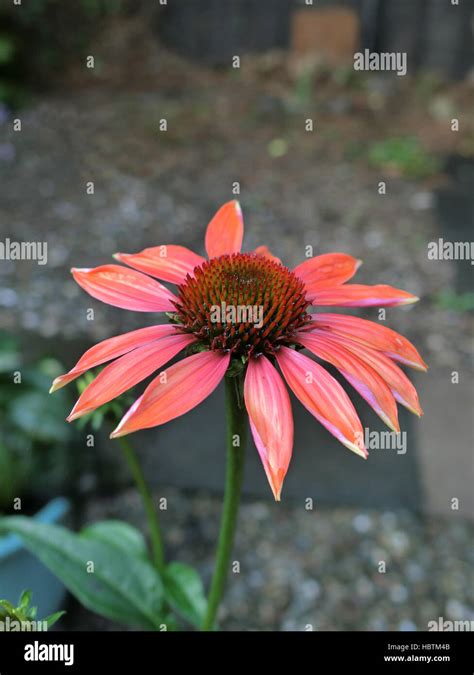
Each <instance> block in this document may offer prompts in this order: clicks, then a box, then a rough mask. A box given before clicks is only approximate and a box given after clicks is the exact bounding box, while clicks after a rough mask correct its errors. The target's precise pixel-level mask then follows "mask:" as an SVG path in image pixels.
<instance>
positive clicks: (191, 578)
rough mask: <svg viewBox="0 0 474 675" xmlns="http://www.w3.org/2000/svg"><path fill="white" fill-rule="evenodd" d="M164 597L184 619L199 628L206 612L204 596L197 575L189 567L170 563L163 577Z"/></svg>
mask: <svg viewBox="0 0 474 675" xmlns="http://www.w3.org/2000/svg"><path fill="white" fill-rule="evenodd" d="M164 584H165V596H166V600H167V601H168V602H169V604H170V605H171V606H172V607H173V609H175V610H176V611H177V612H179V613H180V614H181V615H182V616H183V617H184V618H185V619H187V620H188V621H189V622H190V623H192V624H194V625H195V626H200V625H201V623H202V621H203V618H204V614H205V611H206V596H205V594H204V587H203V584H202V581H201V578H200V576H199V574H198V573H197V572H196V570H195V569H193V568H192V567H190V566H189V565H184V564H183V563H179V562H172V563H170V564H169V565H168V567H167V568H166V572H165V577H164Z"/></svg>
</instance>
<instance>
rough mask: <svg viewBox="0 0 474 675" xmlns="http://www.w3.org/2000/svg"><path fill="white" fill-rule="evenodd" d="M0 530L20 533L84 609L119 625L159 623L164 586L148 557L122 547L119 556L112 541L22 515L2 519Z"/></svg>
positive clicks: (27, 545) (154, 627) (154, 625)
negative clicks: (89, 569) (100, 539)
mask: <svg viewBox="0 0 474 675" xmlns="http://www.w3.org/2000/svg"><path fill="white" fill-rule="evenodd" d="M0 530H3V531H7V532H12V533H14V534H16V535H18V536H19V537H20V538H21V539H22V540H23V543H24V545H25V547H26V548H27V549H28V550H29V551H31V553H33V554H34V555H36V556H37V557H38V558H39V559H40V560H41V562H42V563H43V564H44V565H45V566H46V567H47V568H48V569H50V570H51V572H53V574H55V575H56V576H57V577H58V579H60V580H61V581H62V582H63V583H64V585H65V586H66V587H67V588H68V589H69V590H70V591H71V593H72V594H73V595H74V596H75V597H76V598H77V599H78V600H79V602H81V603H82V604H83V605H84V606H85V607H87V608H88V609H90V610H92V611H93V612H96V613H97V614H101V615H102V616H105V617H107V618H108V619H112V620H113V621H118V622H120V623H123V624H131V625H136V626H139V627H141V628H145V629H157V628H158V627H159V625H160V623H161V620H160V616H161V612H162V605H163V586H162V583H161V579H160V577H159V575H158V574H157V572H156V570H155V569H154V568H153V566H152V565H151V563H149V562H148V561H146V560H143V559H142V558H138V557H136V556H134V555H130V554H129V553H127V552H126V551H124V550H121V551H120V555H118V554H117V546H113V545H111V544H110V543H107V542H105V541H99V540H97V539H94V538H90V537H87V536H83V535H78V534H74V533H72V532H70V531H69V530H67V529H66V528H64V527H60V526H59V525H48V524H46V523H39V522H38V521H36V520H34V519H33V518H27V517H25V516H10V517H7V518H0ZM90 563H93V565H94V567H93V572H90V571H88V566H89V564H90Z"/></svg>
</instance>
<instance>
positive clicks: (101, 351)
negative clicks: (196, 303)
mask: <svg viewBox="0 0 474 675" xmlns="http://www.w3.org/2000/svg"><path fill="white" fill-rule="evenodd" d="M175 333H176V328H175V327H174V326H173V325H172V324H168V323H165V324H161V325H158V326H147V327H146V328H139V329H138V330H132V331H131V332H130V333H124V334H123V335H116V336H115V337H112V338H109V339H108V340H103V341H102V342H99V343H98V344H96V345H94V346H93V347H91V348H90V349H88V350H87V351H86V352H85V353H84V354H83V355H82V356H81V358H80V359H79V361H78V362H77V363H76V365H75V366H74V368H72V369H71V370H70V371H69V372H68V373H66V374H65V375H60V376H59V377H57V378H56V379H55V380H54V382H53V385H52V387H51V389H50V390H49V392H50V394H52V393H53V391H56V389H60V388H61V387H64V385H66V384H68V383H69V382H72V380H75V379H76V378H77V377H79V376H80V375H82V374H83V373H85V372H86V371H87V370H90V369H91V368H95V367H96V366H100V365H101V364H102V363H106V362H107V361H111V360H112V359H116V358H117V357H119V356H122V355H123V354H126V353H127V352H130V351H132V349H136V348H137V347H141V346H142V345H145V344H148V343H149V342H153V341H154V340H158V339H160V338H162V337H166V336H167V335H173V334H175Z"/></svg>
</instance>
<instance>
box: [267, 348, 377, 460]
mask: <svg viewBox="0 0 474 675" xmlns="http://www.w3.org/2000/svg"><path fill="white" fill-rule="evenodd" d="M277 360H278V365H279V366H280V368H281V370H282V372H283V375H284V376H285V380H286V381H287V383H288V385H289V387H290V388H291V389H292V391H293V393H294V394H295V396H296V397H297V398H298V399H299V400H300V401H301V403H302V404H303V405H304V407H305V408H306V409H307V410H309V412H310V413H311V414H312V415H314V416H315V417H316V419H317V420H319V422H321V424H322V425H323V426H325V427H326V429H327V430H328V431H329V432H330V433H331V434H333V435H334V436H335V437H336V438H337V439H338V440H339V441H341V443H343V444H344V445H345V446H346V447H347V448H349V449H350V450H352V451H353V452H355V453H357V454H358V455H360V456H361V457H364V458H367V454H368V453H367V451H366V449H365V447H364V431H363V429H362V425H361V423H360V420H359V417H358V416H357V413H356V411H355V408H354V406H353V405H352V403H351V401H350V399H349V397H348V396H347V394H346V392H345V391H344V389H343V388H342V387H341V385H340V384H339V382H337V381H336V380H335V379H334V378H333V377H332V375H330V374H329V373H328V372H327V370H325V369H324V368H322V367H321V366H320V365H318V364H317V363H315V362H314V361H312V360H311V359H309V358H308V357H307V356H305V355H304V354H301V353H300V352H297V351H295V350H294V349H289V348H288V347H281V348H280V349H279V350H278V352H277Z"/></svg>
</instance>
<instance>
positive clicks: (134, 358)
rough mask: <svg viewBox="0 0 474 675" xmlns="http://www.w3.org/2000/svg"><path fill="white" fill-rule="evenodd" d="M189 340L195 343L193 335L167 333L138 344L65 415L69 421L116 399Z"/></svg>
mask: <svg viewBox="0 0 474 675" xmlns="http://www.w3.org/2000/svg"><path fill="white" fill-rule="evenodd" d="M192 342H195V338H194V337H193V336H191V335H179V334H178V335H170V336H169V337H164V338H162V339H161V340H156V341H155V342H152V343H151V344H148V345H144V346H143V347H137V349H134V350H133V351H131V352H129V353H128V354H125V356H121V357H120V358H119V359H117V360H116V361H114V362H113V363H110V364H109V365H108V366H106V368H104V370H102V371H101V372H100V373H99V374H98V375H97V377H96V378H95V380H94V381H93V382H91V384H90V385H89V386H88V387H86V388H85V389H84V391H83V392H82V394H81V396H80V397H79V400H78V401H77V403H76V405H75V406H74V408H73V409H72V412H71V414H70V415H69V417H68V418H67V420H68V422H72V420H75V419H77V418H78V417H81V416H82V415H85V414H86V413H90V412H92V411H93V410H95V409H96V408H98V407H99V406H101V405H103V404H104V403H107V402H108V401H111V400H112V399H114V398H117V396H120V394H123V392H124V391H127V389H131V388H132V387H134V386H135V385H136V384H138V383H139V382H141V381H142V380H144V379H145V378H146V377H148V376H149V375H151V374H152V373H154V372H155V371H156V370H158V368H160V367H161V366H162V365H163V364H165V363H167V362H168V361H169V360H170V359H172V358H173V356H176V354H177V353H178V352H180V351H181V350H182V349H184V347H187V346H188V345H189V344H191V343H192Z"/></svg>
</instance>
